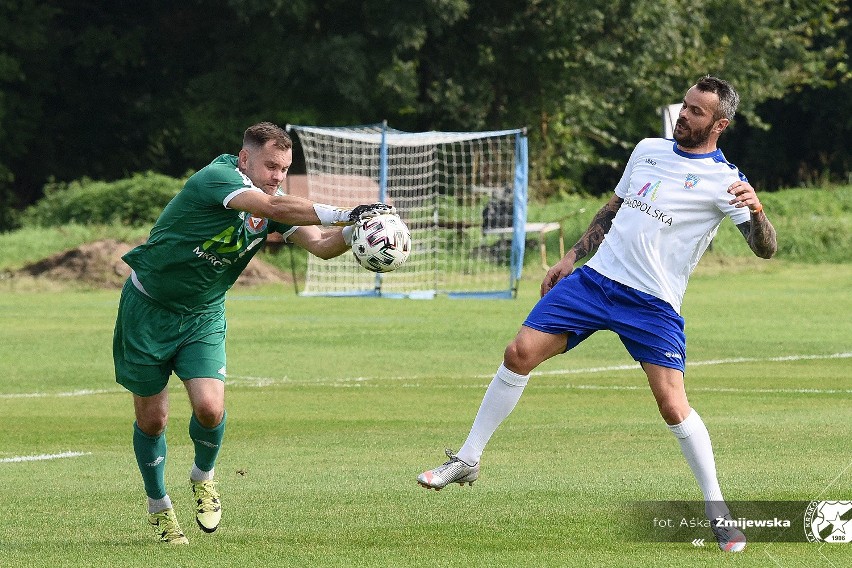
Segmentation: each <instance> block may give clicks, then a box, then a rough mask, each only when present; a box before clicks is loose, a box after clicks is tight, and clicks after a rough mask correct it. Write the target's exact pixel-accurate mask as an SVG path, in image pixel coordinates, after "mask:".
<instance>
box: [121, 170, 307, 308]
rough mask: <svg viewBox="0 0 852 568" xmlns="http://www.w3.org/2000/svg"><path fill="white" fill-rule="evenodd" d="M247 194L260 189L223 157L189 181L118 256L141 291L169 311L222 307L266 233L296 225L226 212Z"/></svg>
mask: <svg viewBox="0 0 852 568" xmlns="http://www.w3.org/2000/svg"><path fill="white" fill-rule="evenodd" d="M245 191H261V190H260V189H259V188H257V187H255V186H254V184H253V183H252V182H251V180H250V179H249V178H248V177H246V176H245V175H244V174H243V173H242V172H240V170H239V168H238V167H237V157H236V156H232V155H230V154H223V155H221V156H219V157H218V158H216V159H215V160H213V161H212V162H211V163H210V165H208V166H207V167H205V168H203V169H201V170H200V171H199V172H198V173H196V174H195V175H193V176H192V177H190V178H189V180H187V182H186V185H185V186H184V187H183V189H181V190H180V192H179V193H178V194H177V195H176V196H175V197H174V198H173V199H172V200H171V201H170V202H169V204H168V205H167V206H166V208H165V209H163V212H162V213H161V214H160V217H159V219H157V222H156V223H155V224H154V227H153V228H152V229H151V234H150V235H149V237H148V241H147V242H146V243H145V244H143V245H140V246H138V247H136V248H134V249H133V250H131V251H130V252H128V253H127V254H125V255H124V256H123V257H122V258H123V260H124V261H125V262H126V263H127V264H128V265H130V267H131V268H132V269H133V270H134V272H135V273H136V278H137V280H138V282H139V283H140V284H141V285H142V287H143V288H144V290H143V291H144V292H145V293H146V294H147V295H148V296H150V297H151V298H152V299H154V300H156V301H157V302H158V303H159V304H162V305H163V306H164V307H166V308H168V309H169V310H172V311H175V312H178V313H199V312H207V311H217V310H221V309H223V305H224V301H225V293H226V292H227V291H228V290H229V289H230V288H231V286H233V284H234V282H236V280H237V278H238V277H239V275H240V273H241V272H242V271H243V269H244V268H245V267H246V265H247V264H248V263H249V261H250V260H251V258H252V257H253V256H254V255H255V253H256V252H257V251H258V250H260V249H261V245H262V244H263V242H264V241H265V240H266V236H267V235H268V233H269V232H270V231H272V232H280V233H285V234H286V233H288V232H291V231H292V229H293V228H294V227H292V226H290V225H285V224H283V223H278V222H275V221H269V220H268V219H259V218H257V217H253V216H252V215H251V214H250V213H246V212H244V211H237V210H235V209H229V208H228V203H229V202H230V201H231V199H233V198H234V197H235V196H237V195H239V194H240V193H243V192H245Z"/></svg>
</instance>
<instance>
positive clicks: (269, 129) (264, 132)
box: [243, 122, 293, 150]
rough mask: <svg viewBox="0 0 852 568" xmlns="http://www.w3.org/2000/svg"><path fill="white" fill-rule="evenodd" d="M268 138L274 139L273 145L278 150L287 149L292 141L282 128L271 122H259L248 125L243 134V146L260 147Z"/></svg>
mask: <svg viewBox="0 0 852 568" xmlns="http://www.w3.org/2000/svg"><path fill="white" fill-rule="evenodd" d="M270 140H274V142H275V147H276V148H278V149H279V150H289V149H290V148H292V147H293V141H292V140H291V139H290V136H288V135H287V133H286V132H284V129H283V128H281V127H280V126H278V125H276V124H272V123H271V122H259V123H257V124H255V125H254V126H249V127H248V128H247V129H246V132H245V134H244V135H243V147H244V148H245V147H250V148H260V147H261V146H263V145H264V144H266V143H267V142H269V141H270Z"/></svg>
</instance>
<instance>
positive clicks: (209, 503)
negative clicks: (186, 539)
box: [191, 479, 222, 533]
mask: <svg viewBox="0 0 852 568" xmlns="http://www.w3.org/2000/svg"><path fill="white" fill-rule="evenodd" d="M191 483H192V494H193V495H194V496H195V521H196V522H197V523H198V526H199V528H201V530H203V531H204V532H206V533H212V532H213V531H215V530H216V529H217V528H219V521H220V520H221V519H222V504H221V503H220V502H219V490H218V489H216V482H215V481H213V480H212V479H211V480H208V481H192V482H191Z"/></svg>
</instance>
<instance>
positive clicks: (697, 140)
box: [673, 121, 713, 148]
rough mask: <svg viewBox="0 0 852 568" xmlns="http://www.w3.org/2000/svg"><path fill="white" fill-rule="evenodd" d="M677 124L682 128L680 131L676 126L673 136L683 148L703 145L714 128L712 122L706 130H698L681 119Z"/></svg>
mask: <svg viewBox="0 0 852 568" xmlns="http://www.w3.org/2000/svg"><path fill="white" fill-rule="evenodd" d="M677 126H680V128H681V130H680V131H678V129H677V128H675V131H674V133H673V137H674V139H675V142H677V143H678V144H679V145H680V146H681V147H683V148H698V147H699V146H703V145H704V143H705V142H707V140H708V139H709V138H710V131H712V130H713V125H712V124H710V125H708V126H707V128H705V129H704V130H697V131H696V130H693V129H691V128H689V127H687V126H686V125H684V124H683V123H682V122H680V121H678V122H677Z"/></svg>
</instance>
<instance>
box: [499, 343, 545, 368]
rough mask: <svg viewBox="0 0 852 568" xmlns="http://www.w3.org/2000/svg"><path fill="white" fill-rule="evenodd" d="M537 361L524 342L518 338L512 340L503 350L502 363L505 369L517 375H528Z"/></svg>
mask: <svg viewBox="0 0 852 568" xmlns="http://www.w3.org/2000/svg"><path fill="white" fill-rule="evenodd" d="M538 363H539V361H536V358H535V356H534V354H533V352H531V351H530V350H529V349H528V348H526V347H525V346H524V344H523V343H522V342H520V341H518V340H515V341H512V342H511V343H510V344H509V345H507V346H506V350H505V351H504V352H503V364H504V365H505V366H506V368H507V369H509V370H510V371H512V372H513V373H518V374H519V375H529V374H530V372H531V371H532V370H533V369H535V367H536V366H537V365H538Z"/></svg>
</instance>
